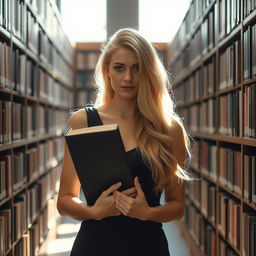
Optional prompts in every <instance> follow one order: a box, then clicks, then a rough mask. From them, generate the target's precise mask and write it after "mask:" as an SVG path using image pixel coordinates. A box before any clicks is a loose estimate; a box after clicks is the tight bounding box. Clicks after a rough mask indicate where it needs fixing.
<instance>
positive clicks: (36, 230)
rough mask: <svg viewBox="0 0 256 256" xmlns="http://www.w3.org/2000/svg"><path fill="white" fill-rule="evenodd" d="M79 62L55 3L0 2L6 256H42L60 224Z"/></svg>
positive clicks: (1, 214)
mask: <svg viewBox="0 0 256 256" xmlns="http://www.w3.org/2000/svg"><path fill="white" fill-rule="evenodd" d="M57 2H58V4H59V1H57ZM72 61H73V59H72V47H71V44H70V42H69V40H68V38H67V36H66V35H65V33H64V31H63V28H62V25H61V19H60V13H59V10H58V8H57V5H56V2H55V1H54V0H44V1H35V0H17V1H14V0H13V1H9V0H1V1H0V234H1V235H0V255H1V256H14V255H15V256H19V255H22V256H33V255H37V254H38V252H39V248H40V247H41V245H42V244H43V242H44V240H45V239H46V237H47V234H48V233H49V230H50V229H51V230H53V229H54V227H55V225H56V221H57V217H58V214H57V211H56V192H57V190H58V180H59V174H60V170H61V163H62V158H63V150H62V149H63V146H64V140H63V132H64V129H65V124H66V121H67V118H68V110H69V109H70V108H71V107H72V106H73V98H72V96H73V81H72V78H73V69H72V67H73V62H72Z"/></svg>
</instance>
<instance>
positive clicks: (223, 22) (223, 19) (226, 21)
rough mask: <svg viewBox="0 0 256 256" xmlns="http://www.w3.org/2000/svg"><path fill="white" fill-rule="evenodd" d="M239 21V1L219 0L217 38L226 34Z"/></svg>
mask: <svg viewBox="0 0 256 256" xmlns="http://www.w3.org/2000/svg"><path fill="white" fill-rule="evenodd" d="M240 22H241V1H240V0H220V2H219V39H222V38H224V37H225V36H227V35H228V34H229V33H230V32H231V31H232V30H233V29H234V28H235V27H236V26H237V25H239V24H240Z"/></svg>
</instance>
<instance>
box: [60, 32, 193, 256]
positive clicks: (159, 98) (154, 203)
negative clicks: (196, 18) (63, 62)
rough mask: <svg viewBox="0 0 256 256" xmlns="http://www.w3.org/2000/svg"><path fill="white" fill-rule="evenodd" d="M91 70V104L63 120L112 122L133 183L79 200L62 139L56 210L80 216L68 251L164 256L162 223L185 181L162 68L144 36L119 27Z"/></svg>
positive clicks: (182, 148)
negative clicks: (89, 199) (95, 91)
mask: <svg viewBox="0 0 256 256" xmlns="http://www.w3.org/2000/svg"><path fill="white" fill-rule="evenodd" d="M95 75H96V76H95V77H96V82H97V86H98V95H97V99H96V103H95V104H94V106H93V107H85V108H84V109H80V110H79V111H76V112H75V113H73V114H72V115H71V117H70V119H69V121H68V125H69V126H71V127H72V129H77V128H82V127H85V126H94V125H103V124H104V125H105V124H113V123H115V124H118V125H119V129H120V133H121V137H122V140H123V144H124V147H125V151H126V157H127V160H128V162H129V165H130V167H131V170H132V173H133V176H134V187H132V188H130V189H128V190H125V191H123V192H120V191H118V188H119V187H120V186H121V184H120V183H117V184H113V185H112V186H111V187H110V188H108V189H107V190H106V191H104V192H103V193H102V194H101V196H100V197H99V198H98V199H97V200H96V201H95V203H94V204H93V205H85V204H84V203H83V202H82V201H80V200H79V191H80V183H79V180H78V177H77V175H76V171H75V169H74V166H73V162H72V159H71V157H70V154H69V151H68V148H67V145H65V152H64V163H63V168H62V175H61V183H60V191H59V195H58V204H57V206H58V210H59V212H60V214H61V215H63V216H69V217H71V218H74V219H78V220H82V224H81V227H80V230H79V233H78V235H77V237H76V239H75V242H74V245H73V248H72V251H71V255H74V256H82V255H86V256H103V255H104V256H107V255H109V256H124V255H127V256H128V255H129V256H131V255H133V256H136V255H139V256H142V255H147V256H150V255H152V256H153V255H154V256H167V255H169V249H168V244H167V240H166V237H165V234H164V232H163V230H162V223H163V222H169V221H173V220H179V219H180V218H182V216H183V214H184V208H185V202H184V180H187V179H190V178H189V176H188V173H187V172H186V171H185V170H184V162H185V155H186V153H188V156H190V154H189V153H190V152H189V138H188V135H187V133H186V131H185V129H184V127H183V125H182V122H181V120H180V118H179V117H178V115H177V114H176V113H175V112H174V104H173V101H172V99H171V97H170V96H169V93H168V90H169V89H170V88H169V82H168V78H167V74H166V71H165V69H164V67H163V66H162V64H161V61H160V60H159V58H158V56H157V54H156V51H155V49H154V48H153V46H152V45H151V44H150V43H149V42H148V41H147V40H145V39H144V38H143V37H142V36H141V35H140V34H139V33H138V32H137V31H135V30H133V29H121V30H119V31H117V32H116V33H115V34H114V35H113V36H112V38H111V39H110V40H109V42H108V43H107V44H106V45H105V47H104V49H103V51H102V54H101V56H100V59H99V61H98V64H97V67H96V73H95ZM84 168H86V166H85V167H84ZM163 191H164V194H165V203H164V204H163V205H160V203H159V200H160V195H161V193H162V192H163Z"/></svg>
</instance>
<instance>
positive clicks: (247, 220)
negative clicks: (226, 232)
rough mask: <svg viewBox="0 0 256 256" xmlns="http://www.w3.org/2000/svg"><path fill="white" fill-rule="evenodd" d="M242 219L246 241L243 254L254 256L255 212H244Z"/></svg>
mask: <svg viewBox="0 0 256 256" xmlns="http://www.w3.org/2000/svg"><path fill="white" fill-rule="evenodd" d="M242 219H243V226H242V237H243V239H244V243H243V248H242V253H243V255H244V256H254V255H255V254H256V245H255V240H256V236H255V234H256V214H255V212H243V213H242Z"/></svg>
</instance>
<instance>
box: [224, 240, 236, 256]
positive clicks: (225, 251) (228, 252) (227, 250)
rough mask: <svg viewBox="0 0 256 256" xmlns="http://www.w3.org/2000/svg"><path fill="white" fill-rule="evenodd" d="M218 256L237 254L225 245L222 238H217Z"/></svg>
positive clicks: (233, 255)
mask: <svg viewBox="0 0 256 256" xmlns="http://www.w3.org/2000/svg"><path fill="white" fill-rule="evenodd" d="M219 255H220V256H238V254H237V253H236V252H235V251H234V250H233V249H232V248H231V247H230V246H229V245H227V242H226V241H225V240H224V239H223V238H222V237H219Z"/></svg>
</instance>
